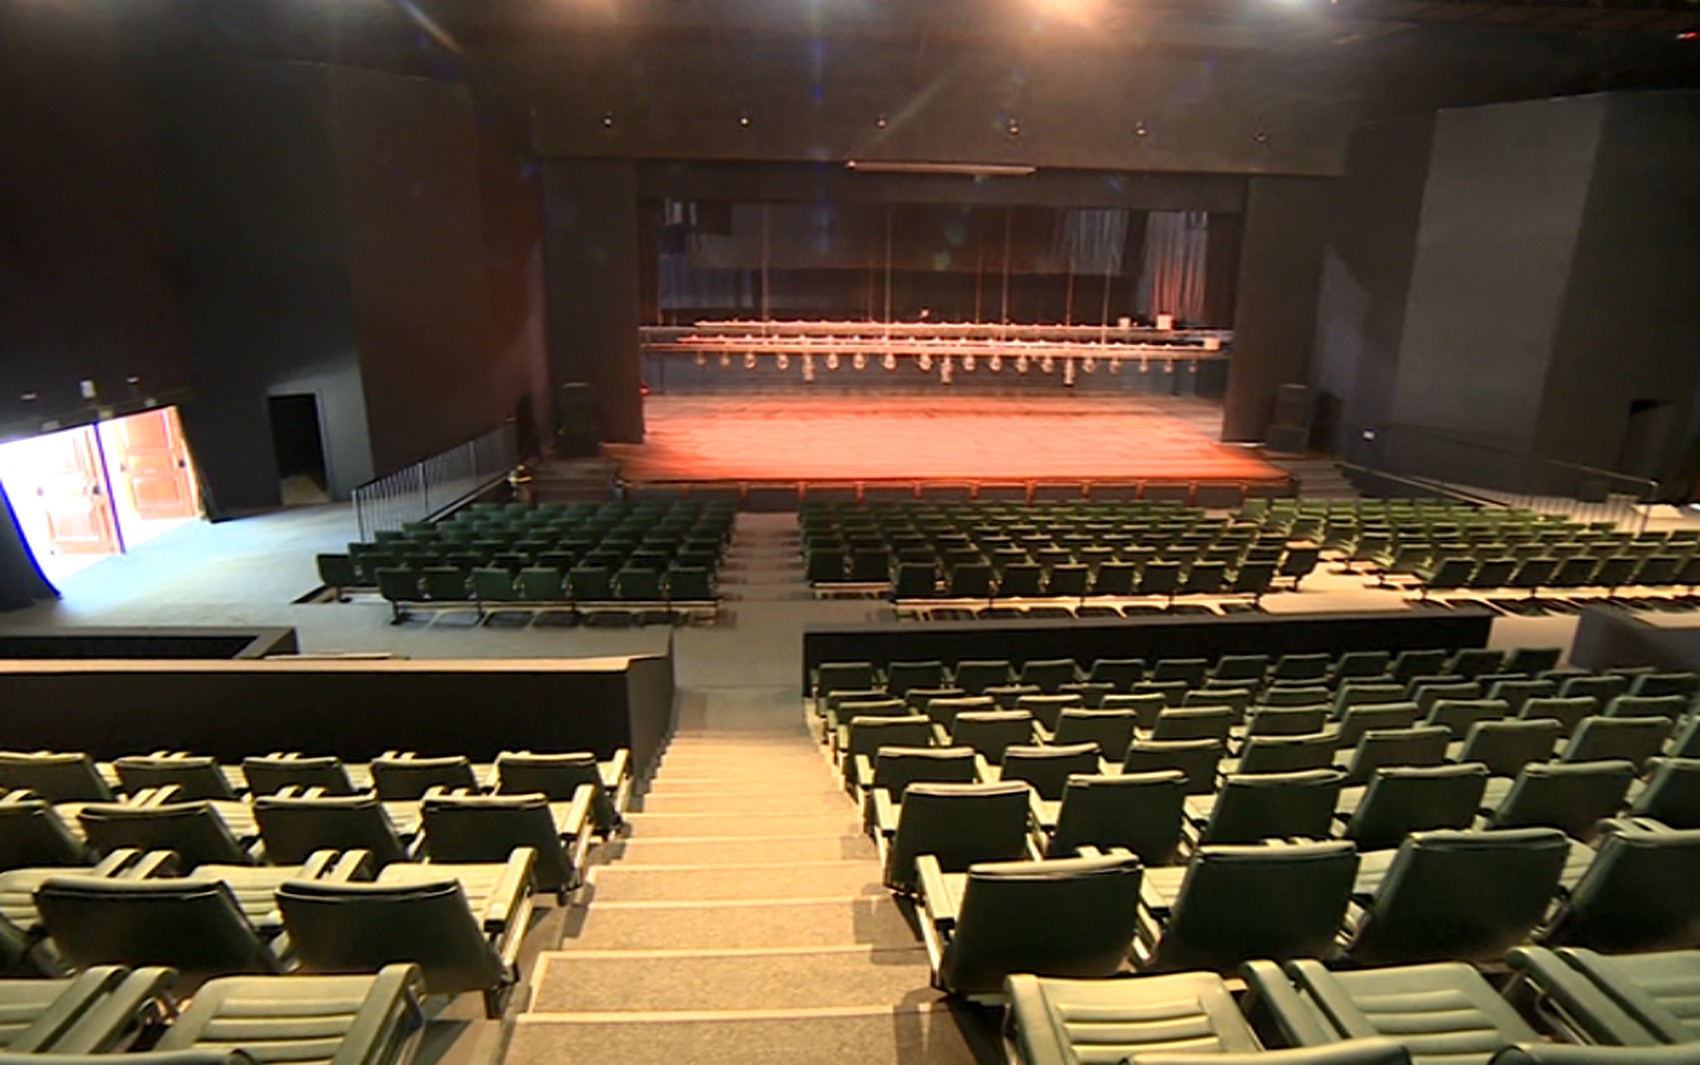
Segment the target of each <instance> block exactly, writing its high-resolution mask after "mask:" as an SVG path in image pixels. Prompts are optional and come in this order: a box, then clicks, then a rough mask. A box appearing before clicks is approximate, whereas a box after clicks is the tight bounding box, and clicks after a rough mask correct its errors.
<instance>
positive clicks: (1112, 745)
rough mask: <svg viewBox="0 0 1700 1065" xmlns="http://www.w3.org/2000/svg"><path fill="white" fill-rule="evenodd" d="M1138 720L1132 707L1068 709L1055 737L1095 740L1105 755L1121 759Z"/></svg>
mask: <svg viewBox="0 0 1700 1065" xmlns="http://www.w3.org/2000/svg"><path fill="white" fill-rule="evenodd" d="M1138 722H1139V715H1138V714H1136V713H1134V712H1133V711H1132V710H1064V711H1063V712H1062V714H1061V715H1060V716H1059V717H1058V718H1057V729H1056V733H1055V734H1054V735H1053V736H1052V737H1051V739H1052V742H1054V743H1057V744H1069V743H1095V744H1097V745H1098V750H1099V751H1100V752H1101V753H1102V754H1103V756H1104V757H1105V758H1107V759H1110V760H1111V761H1115V762H1119V761H1121V760H1122V757H1123V756H1125V755H1126V754H1127V747H1128V744H1130V743H1132V742H1133V730H1134V727H1135V726H1136V725H1137V724H1138Z"/></svg>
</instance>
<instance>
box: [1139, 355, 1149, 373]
mask: <svg viewBox="0 0 1700 1065" xmlns="http://www.w3.org/2000/svg"><path fill="white" fill-rule="evenodd" d="M1139 372H1140V373H1150V372H1151V360H1150V359H1147V358H1146V357H1145V356H1143V355H1141V356H1140V357H1139Z"/></svg>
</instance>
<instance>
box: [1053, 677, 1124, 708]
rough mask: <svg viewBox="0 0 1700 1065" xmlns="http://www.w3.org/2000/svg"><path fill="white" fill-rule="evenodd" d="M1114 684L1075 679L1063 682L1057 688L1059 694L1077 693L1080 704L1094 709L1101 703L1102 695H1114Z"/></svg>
mask: <svg viewBox="0 0 1700 1065" xmlns="http://www.w3.org/2000/svg"><path fill="white" fill-rule="evenodd" d="M1115 691H1116V686H1115V685H1114V684H1110V683H1108V682H1103V681H1089V680H1075V681H1070V682H1068V683H1067V684H1064V685H1063V686H1062V688H1061V689H1059V690H1058V692H1057V694H1059V695H1077V696H1079V697H1080V701H1081V705H1083V706H1085V707H1087V708H1088V709H1092V710H1096V709H1098V707H1099V706H1100V705H1101V704H1102V703H1103V701H1104V696H1106V695H1114V694H1115Z"/></svg>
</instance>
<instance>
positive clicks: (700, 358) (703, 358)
mask: <svg viewBox="0 0 1700 1065" xmlns="http://www.w3.org/2000/svg"><path fill="white" fill-rule="evenodd" d="M697 365H698V366H707V365H708V356H707V355H705V354H703V353H702V352H700V351H699V352H697Z"/></svg>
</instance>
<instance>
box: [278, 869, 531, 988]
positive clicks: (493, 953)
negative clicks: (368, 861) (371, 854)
mask: <svg viewBox="0 0 1700 1065" xmlns="http://www.w3.org/2000/svg"><path fill="white" fill-rule="evenodd" d="M531 857H532V856H531V852H530V851H526V850H521V851H517V852H515V854H514V855H513V856H511V857H510V858H509V860H508V861H507V862H506V863H504V864H502V865H500V866H491V867H487V868H486V867H471V868H470V869H469V868H467V867H462V868H461V869H460V870H456V869H455V867H453V866H429V865H425V866H405V865H403V864H401V863H397V864H395V865H392V866H389V867H387V868H386V869H385V870H384V871H383V872H382V873H380V874H379V876H378V879H377V880H376V881H375V882H372V883H353V882H349V881H333V880H296V881H290V882H289V883H286V884H284V885H283V887H281V888H279V889H278V893H277V902H278V908H279V909H281V910H282V911H283V919H284V924H285V925H286V926H287V928H288V929H289V936H290V939H291V941H292V942H293V944H294V946H295V953H296V958H297V959H298V961H299V962H300V967H301V971H303V972H307V973H348V972H375V971H379V970H381V969H382V968H383V967H384V966H386V965H392V964H395V963H397V962H412V963H413V964H416V965H418V966H419V968H420V971H421V972H422V973H423V975H424V978H425V991H426V993H427V994H431V995H440V994H454V993H458V992H463V991H481V992H483V995H484V1012H485V1015H486V1016H487V1017H491V1018H496V1017H500V1016H501V1015H502V1013H503V1010H504V1007H505V1006H506V1003H507V997H508V994H509V992H510V991H512V989H513V987H514V985H515V984H516V983H517V982H518V980H519V970H518V958H519V949H520V944H521V942H522V940H523V939H524V935H525V929H526V927H527V925H528V924H529V919H530V913H531V905H532V903H531V894H530V887H529V881H530V879H531ZM474 871H476V872H477V873H479V874H484V873H486V872H487V873H488V875H487V876H483V877H482V878H481V879H479V880H478V881H477V884H478V886H477V887H469V886H468V885H467V882H466V881H465V880H463V879H462V877H470V876H471V875H473V873H474Z"/></svg>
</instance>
